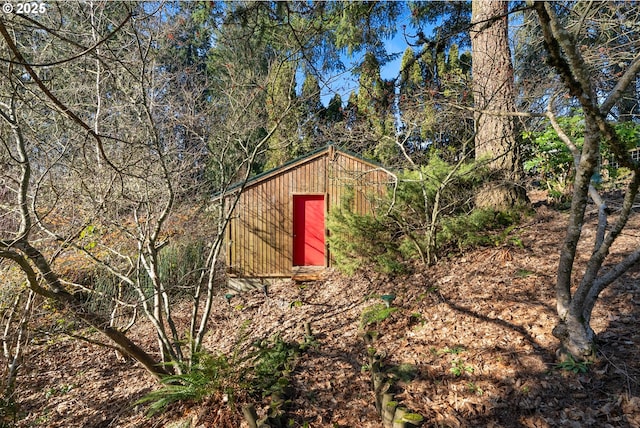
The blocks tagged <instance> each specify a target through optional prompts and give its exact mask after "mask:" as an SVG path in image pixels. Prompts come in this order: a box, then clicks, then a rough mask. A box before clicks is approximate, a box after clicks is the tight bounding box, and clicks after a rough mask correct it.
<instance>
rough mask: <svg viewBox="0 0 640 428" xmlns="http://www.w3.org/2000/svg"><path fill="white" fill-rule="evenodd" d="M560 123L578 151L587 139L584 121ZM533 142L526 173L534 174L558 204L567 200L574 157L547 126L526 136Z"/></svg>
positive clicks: (579, 116)
mask: <svg viewBox="0 0 640 428" xmlns="http://www.w3.org/2000/svg"><path fill="white" fill-rule="evenodd" d="M558 123H559V125H560V126H561V127H562V129H563V130H564V131H565V133H566V134H567V136H568V137H569V138H570V139H571V140H572V141H573V142H574V144H575V145H576V146H577V147H581V146H582V142H583V138H584V117H583V116H582V114H573V115H571V116H565V117H561V118H558ZM524 137H525V138H528V139H529V141H531V150H532V156H531V157H530V158H529V159H527V160H526V161H525V162H524V170H525V171H526V172H528V173H535V174H536V175H537V176H538V177H539V179H540V182H541V184H542V185H543V186H544V187H546V188H547V191H548V193H549V196H550V197H551V198H553V199H554V200H556V201H558V202H564V201H565V200H566V198H568V196H569V195H568V189H569V185H570V183H571V181H572V179H573V173H574V168H573V156H572V155H571V152H570V150H569V148H568V147H567V146H566V144H565V143H564V142H562V140H560V137H558V134H557V133H556V131H555V130H554V129H553V128H552V127H551V126H548V127H547V128H545V129H544V130H543V131H542V132H539V133H525V135H524Z"/></svg>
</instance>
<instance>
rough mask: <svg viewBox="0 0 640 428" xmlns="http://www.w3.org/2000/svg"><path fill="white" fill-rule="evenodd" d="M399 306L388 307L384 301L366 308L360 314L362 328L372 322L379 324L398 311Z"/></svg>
mask: <svg viewBox="0 0 640 428" xmlns="http://www.w3.org/2000/svg"><path fill="white" fill-rule="evenodd" d="M397 310H398V308H394V307H387V305H385V304H384V303H378V304H375V305H373V306H370V307H369V308H367V309H365V310H364V311H363V312H362V315H361V316H360V328H362V329H366V328H367V327H368V326H370V325H372V324H379V323H381V322H382V321H384V320H386V319H387V318H389V317H390V316H391V314H392V313H394V312H396V311H397Z"/></svg>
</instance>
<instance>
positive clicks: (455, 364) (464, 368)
mask: <svg viewBox="0 0 640 428" xmlns="http://www.w3.org/2000/svg"><path fill="white" fill-rule="evenodd" d="M449 371H450V372H451V373H452V374H453V375H454V376H455V377H460V376H462V375H463V374H465V373H469V374H471V373H473V367H472V366H469V365H467V364H465V362H464V361H462V360H459V359H458V360H453V361H452V362H451V368H450V369H449Z"/></svg>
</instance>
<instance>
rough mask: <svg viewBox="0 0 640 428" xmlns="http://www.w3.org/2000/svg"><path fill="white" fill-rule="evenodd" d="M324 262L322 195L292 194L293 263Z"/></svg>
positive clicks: (296, 264) (314, 264) (318, 263)
mask: <svg viewBox="0 0 640 428" xmlns="http://www.w3.org/2000/svg"><path fill="white" fill-rule="evenodd" d="M324 264H325V257H324V195H294V196H293V265H294V266H324Z"/></svg>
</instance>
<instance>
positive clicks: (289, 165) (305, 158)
mask: <svg viewBox="0 0 640 428" xmlns="http://www.w3.org/2000/svg"><path fill="white" fill-rule="evenodd" d="M331 151H335V152H340V153H341V154H342V155H344V156H348V157H350V158H353V159H356V160H358V161H360V162H362V163H365V164H368V165H369V166H371V167H373V168H377V169H381V170H383V171H385V172H386V173H388V174H390V175H393V174H392V173H391V171H389V170H388V169H387V168H385V167H384V166H383V165H381V164H380V163H378V162H375V161H372V160H370V159H365V158H363V157H362V156H360V155H358V154H356V153H354V152H351V151H349V150H345V149H342V148H339V147H336V146H335V145H333V144H328V145H326V146H324V147H320V148H317V149H315V150H313V151H311V152H309V153H306V154H304V155H302V156H299V157H297V158H295V159H292V160H290V161H288V162H286V163H284V164H283V165H281V166H279V167H276V168H272V169H270V170H267V171H264V172H261V173H260V174H257V175H254V176H253V177H251V178H249V179H248V180H247V181H246V182H242V181H241V182H238V183H236V184H233V185H231V186H230V187H229V188H228V189H227V190H226V191H224V192H221V193H218V194H216V195H214V199H217V198H219V197H221V196H223V195H228V194H230V193H233V192H235V191H237V190H239V189H241V190H244V189H246V188H248V187H252V186H255V185H257V184H259V183H262V182H263V181H266V180H269V179H270V178H272V177H274V176H276V175H279V174H282V173H285V172H287V171H289V170H291V169H293V168H295V167H296V166H298V165H300V164H303V163H305V162H309V161H311V160H313V159H315V158H317V157H320V156H323V155H325V154H328V153H330V152H331Z"/></svg>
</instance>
